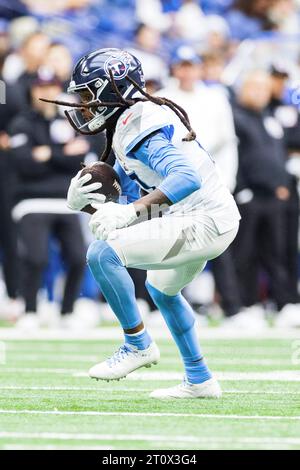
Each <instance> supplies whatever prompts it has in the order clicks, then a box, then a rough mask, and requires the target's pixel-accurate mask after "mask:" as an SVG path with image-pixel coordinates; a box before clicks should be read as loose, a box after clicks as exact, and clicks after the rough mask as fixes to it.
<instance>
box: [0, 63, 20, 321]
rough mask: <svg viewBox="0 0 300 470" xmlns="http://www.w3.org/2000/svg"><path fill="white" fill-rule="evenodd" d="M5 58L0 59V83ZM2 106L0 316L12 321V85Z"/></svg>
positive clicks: (14, 257) (14, 291)
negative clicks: (2, 289)
mask: <svg viewBox="0 0 300 470" xmlns="http://www.w3.org/2000/svg"><path fill="white" fill-rule="evenodd" d="M3 63H4V57H3V56H0V80H2V78H3V77H2V68H3ZM0 93H1V95H2V94H3V95H4V96H1V100H0V102H1V104H0V251H1V262H2V264H3V274H4V281H5V286H6V290H7V296H8V299H5V300H3V301H1V302H0V317H2V318H4V317H5V318H12V317H13V316H15V315H17V313H18V311H19V305H18V303H17V302H16V299H17V296H18V272H19V269H18V257H17V255H16V253H17V243H16V230H15V225H14V223H13V220H12V217H11V210H12V207H13V191H14V188H15V181H14V177H13V174H12V168H11V165H10V154H9V151H10V139H9V135H8V127H9V124H10V122H11V120H12V119H13V118H14V116H15V115H16V114H17V113H18V111H19V107H18V106H19V103H18V102H17V101H16V100H15V94H14V89H13V88H12V87H10V86H5V87H4V86H3V87H1V91H0Z"/></svg>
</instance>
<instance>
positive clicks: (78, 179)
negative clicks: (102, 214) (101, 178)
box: [67, 170, 106, 211]
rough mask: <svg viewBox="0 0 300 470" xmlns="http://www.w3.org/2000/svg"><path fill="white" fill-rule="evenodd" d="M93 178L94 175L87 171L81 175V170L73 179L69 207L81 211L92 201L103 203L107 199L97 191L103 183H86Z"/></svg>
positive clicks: (68, 198) (69, 193) (69, 192)
mask: <svg viewBox="0 0 300 470" xmlns="http://www.w3.org/2000/svg"><path fill="white" fill-rule="evenodd" d="M91 179H92V175H91V174H90V173H87V174H86V175H84V176H81V170H80V171H79V172H78V173H77V175H76V176H75V177H74V178H73V179H72V180H71V184H70V187H69V191H68V197H67V200H68V207H69V208H70V209H72V210H74V211H81V209H83V208H84V207H86V206H88V205H89V204H92V203H97V204H103V203H104V202H105V200H106V197H105V196H104V194H97V193H94V192H93V191H97V190H98V189H100V188H101V187H102V184H101V183H92V184H88V185H87V184H86V183H88V182H89V181H90V180H91Z"/></svg>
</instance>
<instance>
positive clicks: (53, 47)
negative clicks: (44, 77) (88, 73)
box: [44, 42, 73, 91]
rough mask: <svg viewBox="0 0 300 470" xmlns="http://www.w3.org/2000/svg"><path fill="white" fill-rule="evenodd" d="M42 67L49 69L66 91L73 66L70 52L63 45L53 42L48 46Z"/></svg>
mask: <svg viewBox="0 0 300 470" xmlns="http://www.w3.org/2000/svg"><path fill="white" fill-rule="evenodd" d="M44 65H45V67H46V68H49V69H51V70H52V71H53V72H54V74H55V75H56V77H57V78H58V79H59V81H60V82H61V83H62V85H63V90H64V91H66V90H67V87H68V85H69V81H70V75H71V71H72V66H73V59H72V55H71V51H70V50H69V49H68V47H66V46H65V45H64V44H62V43H59V42H54V43H52V44H50V46H49V48H48V50H47V53H46V55H45V57H44Z"/></svg>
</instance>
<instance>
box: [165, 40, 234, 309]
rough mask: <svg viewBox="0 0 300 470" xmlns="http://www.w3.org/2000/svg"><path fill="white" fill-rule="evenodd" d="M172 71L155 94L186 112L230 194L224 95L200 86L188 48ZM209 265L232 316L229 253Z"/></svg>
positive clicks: (230, 141)
mask: <svg viewBox="0 0 300 470" xmlns="http://www.w3.org/2000/svg"><path fill="white" fill-rule="evenodd" d="M171 69H172V75H173V77H174V79H175V80H174V81H172V82H171V83H170V85H169V86H168V87H166V88H164V89H162V90H160V91H159V93H158V94H159V95H160V96H165V97H166V98H169V99H171V100H173V101H175V102H176V103H178V104H179V105H180V106H182V107H183V108H184V109H185V110H186V112H187V113H188V115H189V118H190V121H191V125H192V127H193V129H194V130H195V131H196V134H197V138H198V141H199V142H200V143H201V145H203V147H204V148H205V149H206V150H208V151H209V152H210V154H211V155H212V157H213V158H214V159H215V160H216V162H217V163H218V165H219V169H220V174H221V177H222V179H223V180H224V182H225V183H226V185H227V186H228V187H229V189H230V190H231V191H233V190H234V188H235V184H236V172H237V161H238V160H237V143H236V136H235V131H234V124H233V116H232V111H231V108H230V105H229V102H228V100H227V98H226V95H225V94H224V93H223V92H221V91H219V90H217V89H214V88H209V87H207V86H206V85H205V84H204V83H201V81H200V77H201V63H200V59H199V57H198V56H197V55H196V53H195V52H194V50H193V49H191V48H190V47H188V46H181V47H180V48H178V49H177V50H176V51H175V53H174V55H173V59H172V66H171ZM216 129H217V130H218V131H217V132H216ZM212 266H213V273H214V274H215V281H216V285H217V289H218V291H219V292H220V294H221V297H222V306H223V308H224V310H225V312H226V314H227V315H228V316H229V315H234V314H236V313H238V312H239V310H240V301H239V298H238V289H237V285H236V283H235V271H234V266H233V264H232V261H231V256H230V252H227V253H226V254H224V255H223V256H221V257H219V258H218V259H217V260H215V261H214V262H213V263H212Z"/></svg>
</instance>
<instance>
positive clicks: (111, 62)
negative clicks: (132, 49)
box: [104, 52, 132, 80]
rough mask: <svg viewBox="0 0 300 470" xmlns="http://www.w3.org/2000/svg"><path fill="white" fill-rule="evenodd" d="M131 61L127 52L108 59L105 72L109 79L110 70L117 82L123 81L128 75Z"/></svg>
mask: <svg viewBox="0 0 300 470" xmlns="http://www.w3.org/2000/svg"><path fill="white" fill-rule="evenodd" d="M131 59H132V58H131V57H130V55H129V54H128V53H126V52H124V53H123V54H119V55H118V56H115V57H113V56H112V57H110V58H109V59H107V61H106V62H105V64H104V71H105V73H106V75H107V77H109V70H111V71H112V73H113V76H114V79H115V80H122V78H124V77H126V75H127V74H128V71H129V69H130V61H131Z"/></svg>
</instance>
